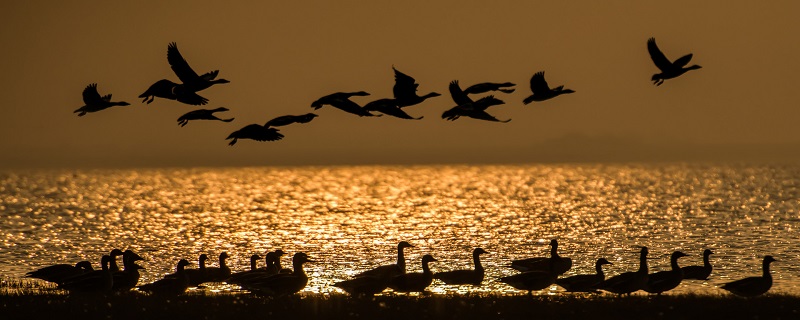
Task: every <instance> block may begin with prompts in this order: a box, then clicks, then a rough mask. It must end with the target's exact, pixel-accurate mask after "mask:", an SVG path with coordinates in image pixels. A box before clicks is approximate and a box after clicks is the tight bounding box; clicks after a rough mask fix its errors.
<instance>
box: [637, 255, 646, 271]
mask: <svg viewBox="0 0 800 320" xmlns="http://www.w3.org/2000/svg"><path fill="white" fill-rule="evenodd" d="M638 272H639V273H645V274H646V273H647V254H646V253H642V254H641V255H639V271H638Z"/></svg>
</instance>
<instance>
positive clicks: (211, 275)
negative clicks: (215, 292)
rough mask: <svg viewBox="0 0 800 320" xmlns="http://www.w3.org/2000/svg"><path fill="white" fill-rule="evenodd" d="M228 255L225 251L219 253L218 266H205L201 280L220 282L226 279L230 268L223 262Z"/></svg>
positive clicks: (229, 273) (229, 274)
mask: <svg viewBox="0 0 800 320" xmlns="http://www.w3.org/2000/svg"><path fill="white" fill-rule="evenodd" d="M228 257H229V256H228V253H227V252H222V253H220V254H219V267H206V269H205V273H204V275H203V282H222V281H225V279H228V277H230V276H231V268H230V267H228V265H227V263H225V261H226V260H227V259H228Z"/></svg>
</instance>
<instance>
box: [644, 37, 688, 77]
mask: <svg viewBox="0 0 800 320" xmlns="http://www.w3.org/2000/svg"><path fill="white" fill-rule="evenodd" d="M647 52H649V53H650V59H653V63H655V64H656V67H658V68H659V69H661V71H667V70H669V69H672V63H671V62H669V59H667V56H665V55H664V53H663V52H661V50H659V49H658V45H656V39H655V38H650V39H648V40H647ZM690 58H691V57H690ZM686 62H689V61H686Z"/></svg>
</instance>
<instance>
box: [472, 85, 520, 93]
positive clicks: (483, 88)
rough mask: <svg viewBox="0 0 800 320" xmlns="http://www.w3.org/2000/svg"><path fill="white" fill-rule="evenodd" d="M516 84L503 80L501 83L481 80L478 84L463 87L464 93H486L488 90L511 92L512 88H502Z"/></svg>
mask: <svg viewBox="0 0 800 320" xmlns="http://www.w3.org/2000/svg"><path fill="white" fill-rule="evenodd" d="M513 86H516V84H513V83H511V82H503V83H495V82H482V83H478V84H473V85H471V86H469V87H468V88H466V89H464V93H466V94H481V93H486V92H489V91H500V92H503V93H512V92H514V88H511V89H503V88H507V87H513Z"/></svg>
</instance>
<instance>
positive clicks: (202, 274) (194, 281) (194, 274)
mask: <svg viewBox="0 0 800 320" xmlns="http://www.w3.org/2000/svg"><path fill="white" fill-rule="evenodd" d="M206 260H208V256H207V255H206V254H205V253H203V254H201V255H200V257H199V258H198V259H197V269H186V270H183V268H181V270H183V275H186V277H187V278H188V279H189V280H188V281H189V286H190V287H196V286H198V285H200V284H201V283H203V282H204V281H205V278H206ZM183 275H179V274H178V273H177V272H176V273H173V274H168V275H166V276H165V277H164V278H174V277H179V276H183Z"/></svg>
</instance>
